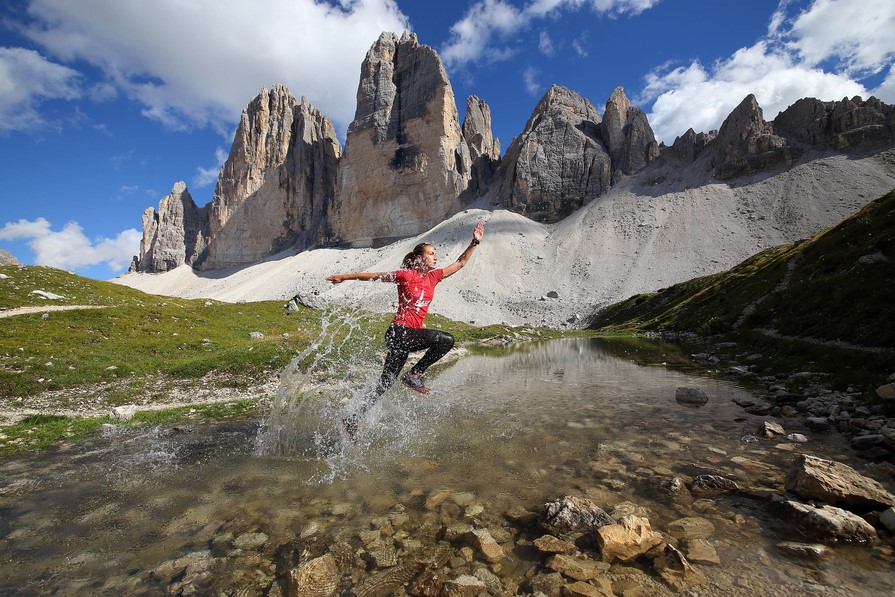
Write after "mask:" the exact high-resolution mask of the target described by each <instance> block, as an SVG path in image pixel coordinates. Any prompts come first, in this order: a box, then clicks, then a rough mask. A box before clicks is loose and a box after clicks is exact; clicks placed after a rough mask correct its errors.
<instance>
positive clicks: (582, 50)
mask: <svg viewBox="0 0 895 597" xmlns="http://www.w3.org/2000/svg"><path fill="white" fill-rule="evenodd" d="M586 41H587V40H586V38H585V37H584V36H582V37H580V38H578V39H576V40H573V41H572V48H573V49H574V50H575V53H576V54H578V57H579V58H587V48H586V47H585V46H584V44H585V42H586Z"/></svg>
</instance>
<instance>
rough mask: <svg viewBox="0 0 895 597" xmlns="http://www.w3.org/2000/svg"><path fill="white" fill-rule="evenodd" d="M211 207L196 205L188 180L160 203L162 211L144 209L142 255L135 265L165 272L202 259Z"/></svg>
mask: <svg viewBox="0 0 895 597" xmlns="http://www.w3.org/2000/svg"><path fill="white" fill-rule="evenodd" d="M208 236H209V234H208V212H207V209H206V208H204V207H202V208H200V207H198V206H196V203H195V201H193V198H192V196H191V195H190V192H189V191H188V190H187V188H186V183H184V182H182V181H181V182H177V183H175V184H174V187H173V188H172V189H171V193H170V194H168V195H166V196H165V197H163V198H162V200H161V201H160V202H159V206H158V211H156V210H155V209H153V208H151V207H150V208H148V209H146V211H144V212H143V239H142V241H141V242H140V256H139V258H138V259H136V260H135V262H134V264H133V265H132V266H131V267H132V269H134V270H136V271H142V272H163V271H168V270H171V269H174V268H176V267H179V266H181V265H183V264H185V263H187V264H190V265H194V264H195V263H197V262H198V261H200V260H201V259H202V257H203V256H204V253H205V249H206V246H207V242H208Z"/></svg>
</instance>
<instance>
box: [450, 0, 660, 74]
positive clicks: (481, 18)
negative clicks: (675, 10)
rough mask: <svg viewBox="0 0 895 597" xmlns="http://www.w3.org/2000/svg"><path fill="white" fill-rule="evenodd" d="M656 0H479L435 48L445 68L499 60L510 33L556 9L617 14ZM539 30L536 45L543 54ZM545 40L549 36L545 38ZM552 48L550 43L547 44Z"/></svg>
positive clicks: (510, 51)
mask: <svg viewBox="0 0 895 597" xmlns="http://www.w3.org/2000/svg"><path fill="white" fill-rule="evenodd" d="M658 3H659V0H531V1H530V2H528V3H527V4H525V5H524V6H523V7H522V8H517V7H516V6H515V5H513V4H511V3H510V2H509V1H508V0H479V1H478V2H476V3H475V4H473V5H472V6H471V7H470V8H469V10H468V11H467V12H466V14H465V15H464V16H463V18H462V19H460V20H459V21H457V22H456V23H454V24H453V25H452V26H451V33H450V39H449V40H448V41H447V43H446V44H445V45H444V46H443V47H442V48H441V50H439V54H440V56H441V58H442V60H443V61H444V63H445V65H447V66H448V67H449V68H450V67H454V66H463V65H465V64H468V63H476V62H499V61H502V60H506V59H509V58H510V57H511V56H513V55H514V54H515V52H516V51H515V49H514V48H513V46H512V44H513V42H514V41H515V40H514V39H513V37H514V36H515V34H517V33H518V32H519V31H521V30H524V29H525V28H527V27H529V26H531V25H532V24H533V23H534V22H536V21H538V20H541V19H544V18H547V17H548V16H550V15H551V14H556V13H558V12H560V11H572V10H579V9H581V8H589V9H590V10H592V11H594V12H596V13H598V14H603V15H607V16H610V17H618V16H621V15H637V14H640V13H641V12H643V11H645V10H647V9H649V8H652V7H653V6H655V5H656V4H658ZM544 35H545V34H542V35H541V37H540V39H539V47H540V49H541V51H543V52H544V53H545V54H547V53H549V52H548V51H547V50H545V45H544V44H545V39H544ZM546 41H547V42H548V43H549V41H550V40H549V37H548V38H547V40H546ZM549 47H550V49H552V44H549Z"/></svg>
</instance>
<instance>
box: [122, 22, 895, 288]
mask: <svg viewBox="0 0 895 597" xmlns="http://www.w3.org/2000/svg"><path fill="white" fill-rule="evenodd" d="M893 140H895V107H893V106H888V105H886V104H884V103H882V102H880V101H879V100H877V99H876V98H870V99H868V100H866V101H864V100H862V99H861V98H860V97H854V98H850V99H849V98H844V99H842V100H841V101H837V102H821V101H818V100H814V99H810V98H806V99H804V100H799V101H797V102H795V103H794V104H793V105H792V106H790V107H789V108H787V109H786V110H785V111H783V112H781V113H780V114H779V115H778V116H777V117H776V118H775V119H774V121H773V122H766V121H765V120H764V115H763V113H762V110H761V107H760V106H759V105H758V102H757V100H756V98H755V97H754V96H752V95H749V96H747V97H746V98H745V99H744V100H743V101H742V102H741V103H740V105H739V106H737V107H736V109H734V110H733V111H732V112H731V113H730V115H729V116H728V118H727V119H726V120H725V121H724V123H723V125H722V126H721V129H720V130H719V131H710V132H709V133H697V132H695V131H693V130H692V129H690V130H688V131H687V132H686V133H684V134H683V135H681V136H680V137H678V138H677V139H676V140H675V142H674V144H673V146H672V147H668V148H661V150H660V148H659V147H658V145H657V143H656V140H655V136H654V134H653V131H652V129H651V127H650V125H649V122H648V121H647V118H646V114H645V113H644V112H643V111H642V110H640V109H639V108H637V107H635V106H633V105H632V104H631V102H630V100H629V99H628V97H627V96H626V94H625V91H624V89H623V88H622V87H617V88H616V89H615V90H614V91H613V92H612V94H611V95H610V97H609V99H608V100H607V101H606V109H605V112H604V114H603V116H602V118H601V115H600V113H599V112H598V111H597V109H596V108H595V107H594V106H593V105H592V104H591V103H590V101H588V100H587V99H586V98H583V97H582V96H581V95H579V94H578V93H576V92H575V91H573V90H571V89H568V88H565V87H562V86H558V85H553V86H552V87H551V88H550V89H549V90H548V91H547V92H546V93H545V94H544V95H543V96H542V97H541V98H540V100H539V101H538V103H537V105H536V106H535V108H534V110H533V111H532V113H531V116H530V117H529V119H528V121H527V122H526V124H525V128H524V130H523V131H522V132H521V134H520V135H519V136H517V137H516V138H515V139H514V140H513V142H512V143H511V144H510V146H509V148H507V152H506V155H504V156H503V157H502V158H501V157H500V143H499V141H498V140H497V139H495V138H494V137H493V133H492V129H491V109H490V107H489V106H488V104H486V103H485V101H484V100H482V99H481V98H478V97H476V96H470V97H469V98H468V99H467V101H466V112H465V117H464V120H463V124H462V126H461V125H460V121H459V117H458V111H457V104H456V101H455V97H454V93H453V89H452V87H451V84H450V81H449V80H448V77H447V74H446V72H445V69H444V66H443V64H442V62H441V59H440V58H439V56H438V54H437V53H436V52H435V50H433V49H432V48H430V47H429V46H426V45H423V44H420V43H419V40H418V39H417V37H416V35H414V34H413V33H406V32H405V33H404V34H402V35H400V36H399V35H396V34H395V33H389V32H385V33H383V34H382V35H380V36H379V38H378V39H377V40H376V41H375V42H374V43H373V44H372V46H371V47H370V49H369V51H368V52H367V55H366V57H365V59H364V61H363V63H362V65H361V76H360V79H359V83H358V88H357V110H356V113H355V118H354V120H353V121H352V123H351V124H350V126H349V127H348V133H347V138H346V142H345V150H344V154H343V151H342V146H341V145H340V143H339V141H338V138H337V136H336V134H335V131H334V129H333V126H332V123H331V122H330V120H329V119H328V118H327V117H326V116H324V115H323V114H322V113H320V112H319V111H318V110H317V109H316V108H314V106H312V105H311V104H310V103H309V102H308V101H307V99H305V98H301V100H300V101H299V100H296V99H295V97H294V96H293V95H292V94H291V93H290V92H289V90H288V89H287V88H286V87H284V86H282V85H274V86H273V87H272V88H270V89H267V88H264V89H262V90H261V92H260V93H259V94H258V96H257V97H255V98H254V99H252V100H251V101H250V102H249V104H248V105H247V106H246V108H245V110H244V111H243V113H242V115H241V118H240V122H239V126H238V128H237V131H236V135H235V138H234V141H233V145H232V147H231V150H230V154H229V157H228V159H227V162H226V163H225V164H224V166H223V168H222V170H221V173H220V176H219V178H218V184H217V187H216V189H215V192H214V195H213V199H212V201H211V203H210V204H209V205H208V206H206V207H203V208H201V209H200V208H198V207H196V205H195V203H194V202H193V201H192V198H191V197H190V196H189V193H188V191H187V190H186V187H185V185H182V183H178V184H177V185H175V186H174V189H173V190H172V193H171V195H169V196H167V197H165V198H164V199H162V201H161V202H160V203H159V208H158V210H157V211H156V210H155V209H152V208H150V209H148V210H147V211H146V212H145V213H144V215H143V228H144V239H143V243H142V246H141V253H140V256H139V257H138V258H136V263H135V268H137V269H139V270H141V271H165V270H167V269H171V268H173V267H177V266H178V265H181V264H184V263H186V264H190V265H192V266H193V267H196V268H199V269H216V268H225V267H237V266H242V265H246V264H249V263H253V262H256V261H259V260H263V259H264V258H266V257H268V256H270V255H273V254H275V253H279V252H282V251H284V250H287V249H288V250H294V251H302V250H305V249H311V248H316V247H321V246H332V245H342V246H344V245H348V246H378V245H382V244H386V243H388V242H392V241H394V240H396V239H399V238H406V237H408V236H414V235H417V234H420V233H422V232H424V231H427V230H430V229H431V228H433V227H434V226H435V225H437V224H439V223H441V222H443V221H444V220H445V219H447V218H449V217H450V216H452V215H454V214H456V213H457V212H459V211H461V210H463V209H465V208H466V207H468V206H470V205H471V203H472V202H473V201H474V200H476V199H477V198H479V197H484V196H486V195H490V197H491V198H492V199H493V200H494V201H496V204H499V205H502V206H503V207H505V208H507V209H509V210H512V211H515V212H517V213H519V214H522V215H524V216H526V217H528V218H531V219H534V220H537V221H539V222H556V221H558V220H561V219H563V218H565V217H567V216H569V215H570V214H572V213H573V212H575V211H576V210H578V209H579V208H581V207H582V206H583V205H585V204H587V203H589V202H590V201H592V200H593V199H595V198H597V197H600V196H601V195H604V194H605V193H606V192H607V191H609V190H610V188H611V187H612V186H613V185H620V184H622V183H624V182H625V181H624V180H623V179H624V178H625V177H633V176H636V175H637V174H638V173H640V172H642V171H645V170H647V169H650V168H653V167H655V168H659V169H661V168H663V167H664V165H665V164H666V163H667V161H666V160H665V158H669V159H671V160H676V161H678V162H681V161H683V162H685V163H686V164H685V165H689V164H690V163H693V162H696V161H699V163H698V164H697V165H696V168H697V169H698V170H699V171H700V172H702V173H704V172H705V170H706V169H708V170H710V171H712V173H713V174H714V175H715V176H717V177H719V178H723V179H731V178H735V177H739V176H746V175H750V174H753V173H755V172H759V171H762V170H769V169H774V168H782V167H790V166H792V165H793V164H795V162H796V160H797V158H799V157H800V155H802V154H803V153H804V152H805V151H806V150H809V149H814V148H819V149H823V150H829V149H833V150H839V151H850V150H852V149H854V148H864V147H870V146H874V147H877V146H878V147H882V148H886V147H888V146H890V145H891V144H892V142H893ZM654 162H657V164H655V165H654ZM672 166H673V167H677V166H680V163H678V164H673V165H672ZM665 179H666V176H665V174H661V173H660V174H657V175H656V176H655V177H654V178H653V180H656V181H660V180H665Z"/></svg>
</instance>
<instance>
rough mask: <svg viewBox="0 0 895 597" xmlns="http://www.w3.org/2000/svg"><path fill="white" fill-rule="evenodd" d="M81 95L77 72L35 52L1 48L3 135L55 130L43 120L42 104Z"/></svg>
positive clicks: (0, 87)
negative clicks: (40, 109)
mask: <svg viewBox="0 0 895 597" xmlns="http://www.w3.org/2000/svg"><path fill="white" fill-rule="evenodd" d="M82 93H83V92H82V89H81V77H80V75H79V74H78V72H77V71H75V70H72V69H70V68H68V67H66V66H62V65H61V64H56V63H55V62H52V61H51V60H48V59H47V58H46V57H44V56H42V55H40V54H39V53H37V52H35V51H34V50H28V49H25V48H0V133H2V132H9V131H15V130H26V129H35V128H45V127H47V126H53V125H52V123H49V122H47V121H46V120H45V119H44V118H43V117H41V115H40V113H39V110H38V106H39V104H40V103H41V102H43V101H45V100H53V99H64V100H71V99H76V98H78V97H80V96H81V94H82Z"/></svg>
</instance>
